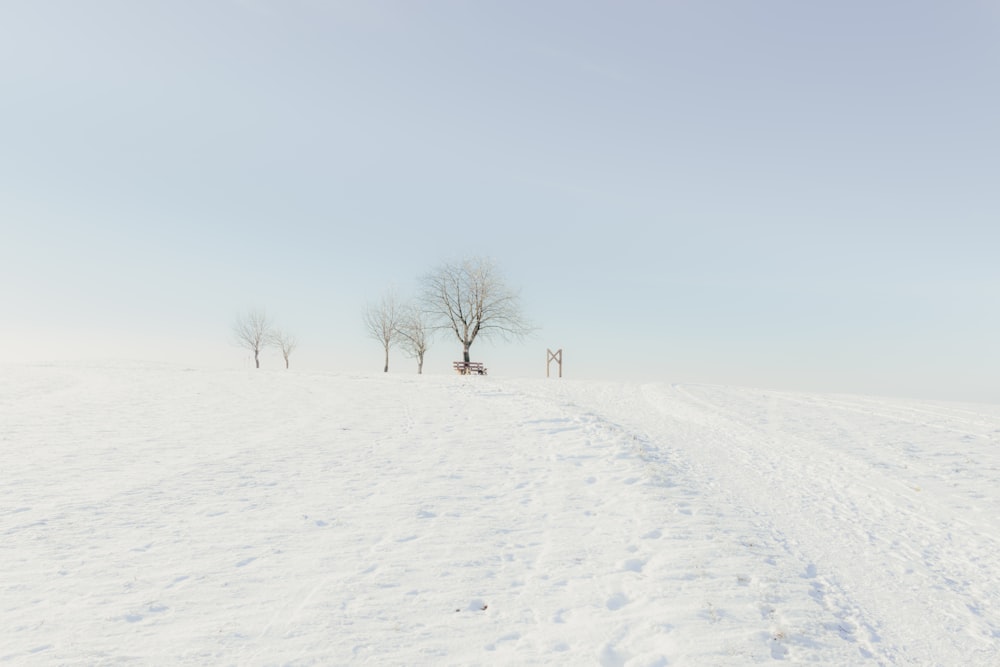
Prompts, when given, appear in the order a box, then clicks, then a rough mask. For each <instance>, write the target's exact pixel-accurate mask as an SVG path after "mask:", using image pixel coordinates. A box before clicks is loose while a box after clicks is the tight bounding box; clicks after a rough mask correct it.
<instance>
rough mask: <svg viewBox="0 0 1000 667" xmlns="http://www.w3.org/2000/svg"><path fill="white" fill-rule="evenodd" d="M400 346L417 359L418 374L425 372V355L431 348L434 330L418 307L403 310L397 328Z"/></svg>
mask: <svg viewBox="0 0 1000 667" xmlns="http://www.w3.org/2000/svg"><path fill="white" fill-rule="evenodd" d="M396 333H397V334H398V340H399V344H400V345H401V346H402V347H403V349H404V350H405V351H406V353H407V354H408V355H409V356H411V357H414V358H416V360H417V374H418V375H420V374H421V373H423V372H424V355H425V354H426V353H427V349H428V348H429V347H430V341H431V337H432V336H433V334H434V330H433V329H432V328H431V327H430V325H429V323H428V322H427V315H426V314H425V313H424V311H423V310H421V309H420V308H418V307H417V306H413V305H410V306H407V307H406V308H404V309H403V314H402V316H401V317H400V320H399V324H398V325H397V326H396Z"/></svg>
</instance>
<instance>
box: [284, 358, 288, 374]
mask: <svg viewBox="0 0 1000 667" xmlns="http://www.w3.org/2000/svg"><path fill="white" fill-rule="evenodd" d="M285 370H286V371H287V370H288V357H285Z"/></svg>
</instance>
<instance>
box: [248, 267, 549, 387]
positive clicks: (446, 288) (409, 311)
mask: <svg viewBox="0 0 1000 667" xmlns="http://www.w3.org/2000/svg"><path fill="white" fill-rule="evenodd" d="M362 319H363V322H364V326H365V329H366V331H367V333H368V335H369V336H370V337H371V338H373V339H375V340H376V341H378V342H379V343H380V344H381V346H382V349H383V352H384V353H385V359H384V364H383V368H382V370H383V372H386V373H387V372H389V350H390V349H391V348H392V347H393V346H394V345H398V346H400V347H402V348H403V349H404V350H405V351H406V353H407V354H408V355H409V356H411V357H413V358H415V359H416V360H417V373H418V374H419V373H423V368H424V355H425V354H426V353H427V350H428V349H429V348H430V344H431V341H432V339H433V338H434V337H435V336H436V335H437V334H438V333H441V332H445V333H448V332H450V333H451V334H453V335H454V336H455V339H457V340H458V342H459V343H460V344H461V346H462V360H463V361H465V362H469V361H471V359H470V353H469V350H470V348H471V347H472V344H473V343H474V342H475V341H476V340H477V339H480V338H482V339H493V338H501V339H503V340H515V339H516V340H519V339H522V338H523V337H524V336H526V335H527V334H529V333H531V331H533V327H532V326H531V325H530V324H529V322H528V321H527V319H525V317H524V314H523V311H522V308H521V302H520V294H519V293H518V292H517V291H515V290H512V289H510V288H509V287H508V286H507V284H506V282H505V281H504V279H503V276H502V275H501V273H500V270H499V269H498V267H497V266H496V264H495V263H494V262H493V261H492V260H490V259H486V258H482V257H474V258H471V259H465V260H462V261H457V262H446V263H444V264H442V265H440V266H438V267H437V268H436V269H434V270H432V271H430V272H429V273H427V274H426V275H424V276H423V277H422V278H421V279H420V281H419V289H418V293H417V296H416V298H415V299H413V300H411V301H403V300H402V299H401V298H400V297H399V296H398V295H397V293H396V292H395V291H394V290H389V291H387V292H386V293H385V294H384V295H383V296H382V298H381V299H379V300H378V301H375V302H369V304H368V305H367V306H366V308H365V310H364V313H363V315H362ZM234 331H235V334H236V340H237V342H238V343H239V344H240V345H241V346H242V347H244V348H246V349H248V350H250V351H251V352H253V355H254V362H255V364H256V367H257V368H260V351H261V350H262V349H263V348H264V347H267V346H275V347H278V348H279V349H280V350H281V352H282V355H283V357H284V359H285V368H288V358H289V356H290V355H291V353H292V351H293V350H294V349H295V347H296V342H295V338H294V337H293V336H289V335H287V334H285V333H283V332H281V331H280V330H279V329H277V328H275V327H274V325H273V324H272V323H271V322H270V320H268V318H267V316H266V315H265V314H264V312H263V311H250V312H249V313H247V314H246V315H243V316H241V317H240V318H238V319H237V321H236V324H235V326H234Z"/></svg>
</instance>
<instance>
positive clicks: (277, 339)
mask: <svg viewBox="0 0 1000 667" xmlns="http://www.w3.org/2000/svg"><path fill="white" fill-rule="evenodd" d="M269 342H270V343H271V344H272V345H274V346H275V347H277V348H278V349H279V350H281V356H282V357H283V358H284V359H285V368H288V358H289V357H291V356H292V352H294V351H295V348H297V347H298V346H299V341H298V340H297V339H296V338H295V336H293V335H291V334H288V333H285V332H284V331H280V330H277V329H276V330H274V331H273V332H272V333H271V337H270V340H269Z"/></svg>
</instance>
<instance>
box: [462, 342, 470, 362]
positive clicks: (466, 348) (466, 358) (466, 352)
mask: <svg viewBox="0 0 1000 667" xmlns="http://www.w3.org/2000/svg"><path fill="white" fill-rule="evenodd" d="M462 353H463V354H464V359H463V360H464V361H465V363H469V361H470V359H469V343H463V344H462Z"/></svg>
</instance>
